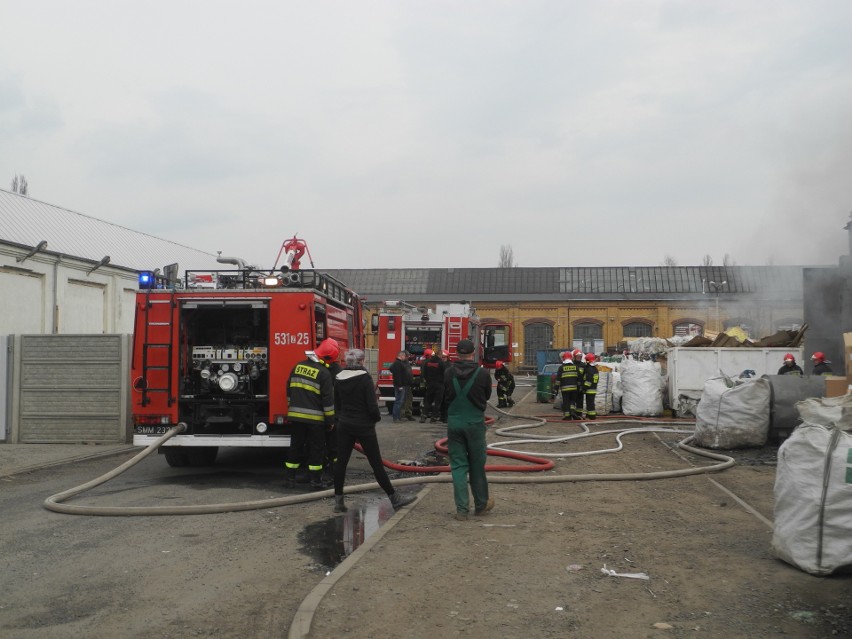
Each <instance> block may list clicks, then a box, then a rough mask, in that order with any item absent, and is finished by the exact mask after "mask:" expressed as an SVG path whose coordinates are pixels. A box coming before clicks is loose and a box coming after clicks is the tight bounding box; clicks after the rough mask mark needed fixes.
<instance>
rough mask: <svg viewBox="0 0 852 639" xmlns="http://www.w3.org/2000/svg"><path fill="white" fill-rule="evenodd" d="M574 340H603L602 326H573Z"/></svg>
mask: <svg viewBox="0 0 852 639" xmlns="http://www.w3.org/2000/svg"><path fill="white" fill-rule="evenodd" d="M574 339H575V340H578V339H581V340H595V339H603V326H602V325H601V324H592V323H590V322H589V323H583V324H575V325H574Z"/></svg>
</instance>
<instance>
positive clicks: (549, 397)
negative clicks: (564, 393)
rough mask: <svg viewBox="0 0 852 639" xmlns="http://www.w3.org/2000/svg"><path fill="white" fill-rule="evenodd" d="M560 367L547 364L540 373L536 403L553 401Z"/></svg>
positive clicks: (537, 378) (536, 389) (537, 379)
mask: <svg viewBox="0 0 852 639" xmlns="http://www.w3.org/2000/svg"><path fill="white" fill-rule="evenodd" d="M559 366H560V365H559V364H545V365H544V367H543V368H542V369H541V372H540V373H538V375H537V376H536V381H535V401H537V402H550V401H553V380H554V378H555V377H556V372H557V371H558V370H559Z"/></svg>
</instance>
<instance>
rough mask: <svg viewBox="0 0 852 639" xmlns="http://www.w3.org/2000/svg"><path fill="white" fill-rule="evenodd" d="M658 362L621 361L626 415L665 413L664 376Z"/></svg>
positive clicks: (623, 408) (623, 404) (654, 415)
mask: <svg viewBox="0 0 852 639" xmlns="http://www.w3.org/2000/svg"><path fill="white" fill-rule="evenodd" d="M661 371H662V369H661V367H660V365H659V364H658V363H657V362H651V361H644V362H637V361H633V360H624V361H622V362H621V368H620V369H619V373H621V389H622V392H623V396H622V398H621V412H622V413H624V414H625V415H637V416H641V417H657V416H659V415H662V414H663V377H662V375H661Z"/></svg>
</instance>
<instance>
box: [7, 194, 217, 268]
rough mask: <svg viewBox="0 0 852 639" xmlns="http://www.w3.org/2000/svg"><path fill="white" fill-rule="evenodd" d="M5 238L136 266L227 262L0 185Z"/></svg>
mask: <svg viewBox="0 0 852 639" xmlns="http://www.w3.org/2000/svg"><path fill="white" fill-rule="evenodd" d="M0 240H3V241H6V242H10V243H13V244H20V245H23V246H29V247H34V246H36V245H38V243H39V242H41V241H42V240H47V249H46V251H47V252H49V253H61V254H63V255H68V256H73V257H78V258H83V259H87V260H93V261H99V260H100V259H101V258H103V257H104V256H105V255H109V257H110V261H109V264H110V266H117V267H124V268H128V269H131V270H134V271H140V270H141V271H144V270H153V269H155V268H162V267H163V266H165V265H166V264H172V263H174V262H177V263H178V264H179V268H180V270H181V272H183V271H184V270H186V269H198V270H208V269H209V270H213V269H221V268H227V267H223V266H222V264H220V263H218V262H217V261H216V255H213V254H212V253H205V252H204V251H198V250H196V249H193V248H189V247H188V246H183V245H181V244H176V243H175V242H170V241H168V240H163V239H160V238H158V237H154V236H152V235H148V234H146V233H141V232H139V231H133V230H131V229H128V228H124V227H123V226H118V225H117V224H112V223H110V222H105V221H103V220H98V219H96V218H93V217H89V216H88V215H83V214H81V213H76V212H74V211H69V210H68V209H64V208H62V207H59V206H53V205H52V204H47V203H45V202H40V201H38V200H34V199H32V198H29V197H26V196H23V195H19V194H17V193H12V192H10V191H4V190H3V189H0Z"/></svg>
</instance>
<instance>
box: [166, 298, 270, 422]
mask: <svg viewBox="0 0 852 639" xmlns="http://www.w3.org/2000/svg"><path fill="white" fill-rule="evenodd" d="M180 331H181V335H180V339H181V350H180V371H181V375H180V399H179V402H178V414H179V419H180V421H182V422H185V423H186V424H187V426H188V429H187V434H191V435H195V436H197V437H203V436H205V435H234V436H239V435H244V436H250V435H252V434H255V428H256V425H257V424H258V423H259V422H268V420H269V358H268V355H269V307H268V304H267V303H265V302H264V301H262V300H257V301H253V302H248V303H247V302H245V301H244V300H243V301H240V302H233V301H223V300H218V301H215V302H214V301H211V302H209V303H203V304H202V303H194V304H191V305H185V306H184V307H183V308H182V309H181V319H180ZM267 434H270V435H271V434H273V433H272V432H267Z"/></svg>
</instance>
